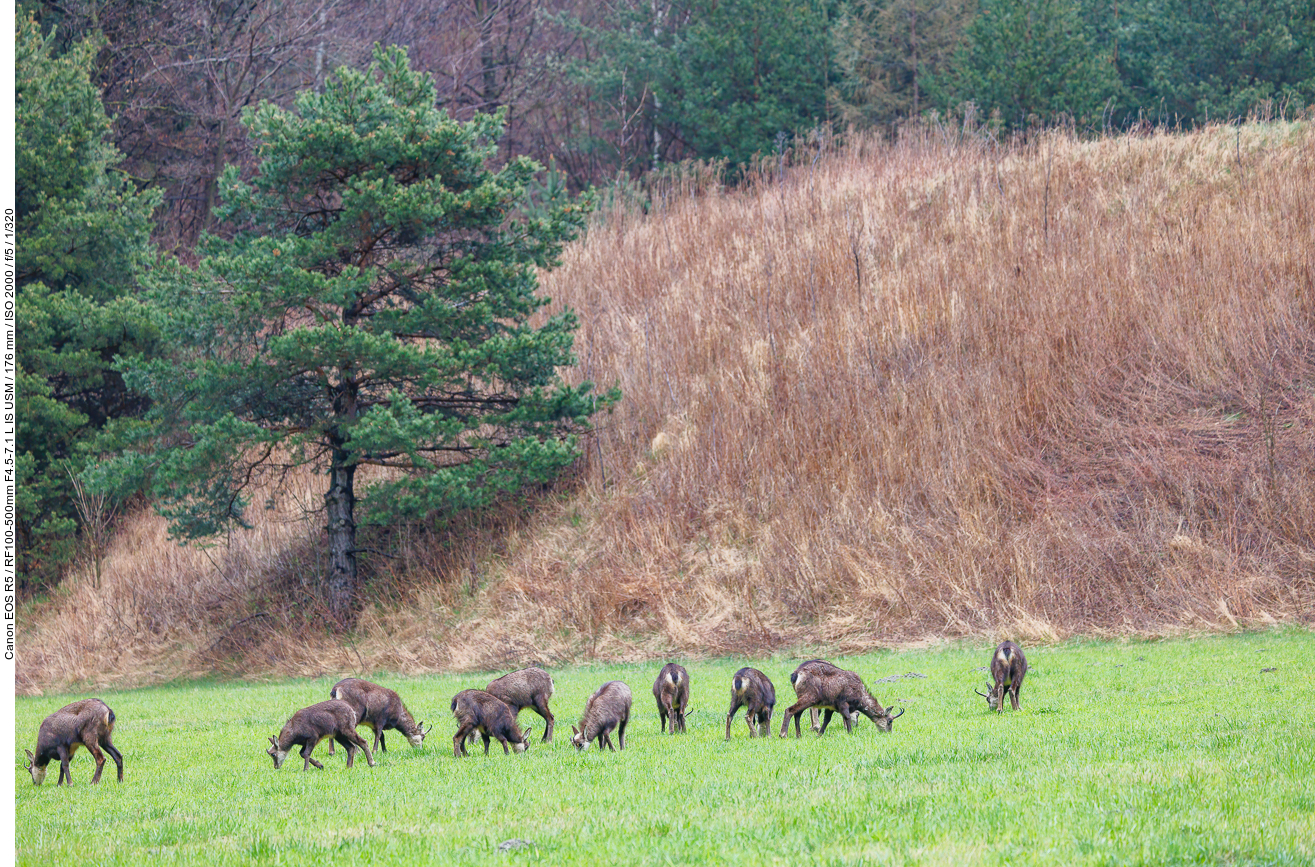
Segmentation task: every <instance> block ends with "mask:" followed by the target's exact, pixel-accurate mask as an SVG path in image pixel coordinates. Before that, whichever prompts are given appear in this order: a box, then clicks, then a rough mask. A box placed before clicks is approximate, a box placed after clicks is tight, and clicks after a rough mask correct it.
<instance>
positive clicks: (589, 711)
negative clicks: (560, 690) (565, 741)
mask: <svg viewBox="0 0 1315 867" xmlns="http://www.w3.org/2000/svg"><path fill="white" fill-rule="evenodd" d="M630 703H631V695H630V687H628V686H626V685H625V684H624V683H622V682H621V681H619V680H609V681H608V682H607V683H605V684H603V685H602V686H600V687H598V691H597V692H595V693H594V694H593V695H591V696H589V701H588V702H587V703H586V704H585V706H584V716H583V717H581V718H580V727H579V728H578V729H577V728H576V727H575V726H571V743H572V744H574V745H575V748H576V749H577V750H583V749H584V748H585V747H587V746H588V745H589V744H590V743H592V742H593V741H594V739H597V740H598V749H600V750H601V749H602V748H603V745H604V744H606V745H607V748H608V749H609V750H611V751H612V752H616V747H614V746H612V739H611V737H609V736H608V733H609V732H611V731H612V729H616V739H617V741H618V742H619V743H620V744H621V749H623V750H624V749H625V748H626V723H628V722H630Z"/></svg>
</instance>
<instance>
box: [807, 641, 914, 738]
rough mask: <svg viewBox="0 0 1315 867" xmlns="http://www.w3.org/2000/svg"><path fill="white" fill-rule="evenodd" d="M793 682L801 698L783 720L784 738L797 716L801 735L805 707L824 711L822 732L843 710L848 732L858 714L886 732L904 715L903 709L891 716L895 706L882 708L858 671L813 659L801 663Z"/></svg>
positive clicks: (842, 713)
mask: <svg viewBox="0 0 1315 867" xmlns="http://www.w3.org/2000/svg"><path fill="white" fill-rule="evenodd" d="M790 683H791V684H793V685H794V691H795V695H797V696H798V697H799V700H798V701H797V702H795V703H794V704H792V705H790V707H788V708H787V709H786V711H785V717H784V718H783V719H782V720H781V737H785V736H786V733H787V732H788V731H789V730H790V719H791V717H793V718H794V733H795V737H802V735H801V733H800V731H799V718H800V717H801V716H802V715H803V713H804V711H805V710H808V709H809V708H813V707H816V708H820V709H821V710H822V711H823V712H824V713H823V717H822V727H821V729H819V730H818V734H819V735H820V734H823V733H825V732H826V727H827V726H828V725H829V724H830V723H831V715H832V714H833V713H835V712H839V713H840V718H841V719H842V720H844V722H845V731H848V732H853V731H854V720H855V719H856V718H857V717H856V713H861V714H863V715H864V716H865V717H867V718H868V719H870V720H872V723H873V725H875V726H876V727H877V728H878V729H879V730H881V731H883V732H888V731H890V729H891V725H892V724H893V723H894V722H895V720H896V719H898V718H899V717H900V716H903V714H904V711H902V710H901V711H900V712H899V713H897V714H895V715H894V716H891V714H890V712H891V711H892V710H894V709H895V708H894V706H893V705H892V706H891V707H882V706H881V704H880V703H879V702H878V701H877V700H876V699H875V698H873V697H872V693H870V692H868V690H867V688H866V687H865V686H863V681H862V680H861V679H860V678H859V676H858V675H857V674H855V673H854V672H852V671H846V670H845V669H843V668H838V667H836V666H834V665H832V664H831V663H829V662H823V661H822V660H811V661H809V662H805V663H804V664H802V665H800V666H799V667H798V668H796V669H795V670H794V673H793V674H791V675H790Z"/></svg>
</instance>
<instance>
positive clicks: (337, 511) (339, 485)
mask: <svg viewBox="0 0 1315 867" xmlns="http://www.w3.org/2000/svg"><path fill="white" fill-rule="evenodd" d="M346 459H347V453H346V452H345V451H342V450H341V449H334V451H333V464H332V466H331V467H330V468H329V492H328V493H327V494H325V495H324V505H325V508H326V511H327V512H328V533H329V568H328V570H327V572H326V574H325V576H324V601H325V604H327V605H328V606H329V611H330V612H332V614H333V616H334V617H335V618H336V619H337V621H338V624H339V625H340V626H349V625H350V624H351V622H352V619H353V617H354V615H355V600H356V518H355V514H354V512H355V507H356V492H355V489H354V488H353V487H352V484H353V477H354V476H355V475H356V467H355V466H354V465H346Z"/></svg>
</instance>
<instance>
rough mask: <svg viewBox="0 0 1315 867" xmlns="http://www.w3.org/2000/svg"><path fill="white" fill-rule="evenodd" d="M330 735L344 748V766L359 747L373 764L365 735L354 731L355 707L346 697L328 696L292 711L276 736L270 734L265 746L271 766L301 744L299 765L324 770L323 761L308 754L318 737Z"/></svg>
mask: <svg viewBox="0 0 1315 867" xmlns="http://www.w3.org/2000/svg"><path fill="white" fill-rule="evenodd" d="M325 738H333V739H334V740H335V741H337V742H338V743H340V744H342V745H343V746H344V747H345V748H346V749H347V767H349V768H350V767H351V766H352V760H353V759H355V758H356V751H357V750H358V749H359V750H361V751H362V752H364V753H365V762H366V764H368V765H369V766H370V767H372V768H373V767H374V756H372V755H370V745H369V744H367V743H366V742H365V738H363V737H361V736H360V735H358V734H357V733H356V711H354V710H352V706H351V705H350V704H348V703H347V702H345V701H338V700H337V699H330V700H329V701H322V702H320V703H319V704H313V705H311V706H310V707H304V708H302V709H301V710H299V711H297V712H296V713H294V714H293V715H292V716H291V717H290V718H289V719H288V721H287V722H286V723H284V724H283V731H281V732H279V736H278V737H277V738H275V737H272V736H271V737H270V739H269V743H270V748H269V749H267V750H265V752H266V753H268V754H269V756H270V758H272V759H273V760H274V770H276V771H277V770H278V769H279V768H281V767H283V761H284V759H286V758H287V757H288V753H290V752H292V748H293V747H296V746H300V747H301V757H302V758H303V759H305V761H303V762H302V763H301V769H302V770H303V771H305V770H306V769H307V768H309V767H310V766H311V765H314V766H315V767H317V768H319V769H320V770H321V771H322V770H324V765H322V764H320V763H319V762H318V761H316V760H315V759H313V758H311V753H312V752H313V751H314V750H315V747H317V746H318V745H319V743H320V741H322V740H324V739H325Z"/></svg>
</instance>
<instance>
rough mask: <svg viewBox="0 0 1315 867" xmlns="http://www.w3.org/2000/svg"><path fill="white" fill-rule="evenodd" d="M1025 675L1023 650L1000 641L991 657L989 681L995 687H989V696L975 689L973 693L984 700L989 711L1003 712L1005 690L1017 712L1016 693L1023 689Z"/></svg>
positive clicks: (1015, 645) (1025, 659) (1010, 643)
mask: <svg viewBox="0 0 1315 867" xmlns="http://www.w3.org/2000/svg"><path fill="white" fill-rule="evenodd" d="M1026 674H1027V657H1025V656H1024V655H1023V648H1021V647H1019V646H1018V645H1017V644H1014V643H1013V642H1012V641H1002V642H1000V646H999V647H997V648H996V649H995V655H993V656H992V657H991V679H992V680H994V681H995V685H994V686H992V687H991V692H990V693H989V694H988V693H985V692H982V691H981V690H980V689H975V690H973V692H975V693H977V694H978V695H980V696H981V697H982V698H984V699H986V704H987V706H988V707H990V708H991V710H993V711H997V712H1003V711H1004V709H1005V691H1006V690H1007V691H1008V692H1009V701H1010V703H1011V704H1013V706H1014V710H1018V691H1019V690H1020V689H1022V688H1023V677H1024V675H1026Z"/></svg>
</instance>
